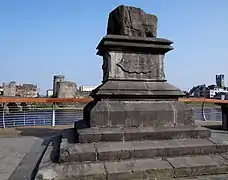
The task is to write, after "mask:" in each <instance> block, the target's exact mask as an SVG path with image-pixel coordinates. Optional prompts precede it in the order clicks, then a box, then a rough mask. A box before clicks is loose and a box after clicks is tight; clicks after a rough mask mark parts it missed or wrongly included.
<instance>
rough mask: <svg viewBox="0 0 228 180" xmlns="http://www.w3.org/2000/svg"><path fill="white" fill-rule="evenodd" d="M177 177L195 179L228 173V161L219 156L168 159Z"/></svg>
mask: <svg viewBox="0 0 228 180" xmlns="http://www.w3.org/2000/svg"><path fill="white" fill-rule="evenodd" d="M167 160H168V161H169V162H170V164H171V165H172V166H173V167H174V171H175V176H176V177H193V176H200V175H214V174H223V173H228V161H227V160H226V159H224V158H222V157H221V156H219V155H205V156H194V157H190V156H188V157H175V158H168V159H167Z"/></svg>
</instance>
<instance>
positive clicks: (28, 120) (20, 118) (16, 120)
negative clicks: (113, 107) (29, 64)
mask: <svg viewBox="0 0 228 180" xmlns="http://www.w3.org/2000/svg"><path fill="white" fill-rule="evenodd" d="M193 111H194V119H195V120H203V117H202V113H201V108H198V107H197V108H193ZM82 116H83V112H82V110H80V109H79V110H76V109H74V110H73V109H71V110H66V109H64V110H56V111H55V113H54V118H53V112H52V110H37V111H33V112H17V113H12V114H3V113H2V114H0V128H3V127H4V125H3V124H5V127H18V126H39V125H52V121H53V119H54V120H55V125H71V124H73V123H74V122H75V121H77V120H80V119H82ZM205 116H206V119H207V120H208V121H221V119H222V113H221V109H220V108H205Z"/></svg>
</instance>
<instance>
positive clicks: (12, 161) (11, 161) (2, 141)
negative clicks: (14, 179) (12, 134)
mask: <svg viewBox="0 0 228 180" xmlns="http://www.w3.org/2000/svg"><path fill="white" fill-rule="evenodd" d="M38 139H39V138H36V137H16V138H0V180H8V178H9V177H10V175H11V174H12V173H13V171H14V170H15V169H16V167H17V166H18V165H19V163H20V162H21V160H22V159H23V158H24V156H25V155H26V154H27V153H28V152H29V151H30V150H31V148H32V147H33V145H34V143H35V142H36V140H38Z"/></svg>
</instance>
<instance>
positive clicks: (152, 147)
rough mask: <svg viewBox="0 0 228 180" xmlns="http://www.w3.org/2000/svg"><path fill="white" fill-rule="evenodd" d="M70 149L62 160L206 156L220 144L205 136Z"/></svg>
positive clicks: (78, 146)
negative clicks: (204, 137)
mask: <svg viewBox="0 0 228 180" xmlns="http://www.w3.org/2000/svg"><path fill="white" fill-rule="evenodd" d="M69 147H70V148H69ZM85 147H86V150H85ZM67 151H68V154H66V155H65V154H60V157H61V158H60V159H61V162H82V161H116V160H127V159H132V158H136V159H137V158H138V159H140V158H155V157H163V156H164V157H170V156H181V155H198V154H200V155H203V154H209V153H217V152H218V150H217V146H216V145H215V144H214V143H212V142H210V141H208V140H206V139H173V140H160V141H159V140H156V141H149V140H145V141H127V142H97V143H89V144H75V145H74V144H73V145H71V144H69V145H68V148H67Z"/></svg>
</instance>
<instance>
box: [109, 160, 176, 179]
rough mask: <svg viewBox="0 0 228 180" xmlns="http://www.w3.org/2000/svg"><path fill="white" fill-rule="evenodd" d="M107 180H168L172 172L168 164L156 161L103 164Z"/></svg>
mask: <svg viewBox="0 0 228 180" xmlns="http://www.w3.org/2000/svg"><path fill="white" fill-rule="evenodd" d="M105 167H106V169H107V172H108V180H130V179H131V180H139V179H153V178H157V179H160V178H169V177H173V176H174V171H173V169H172V167H171V166H170V165H169V163H168V162H166V161H163V160H158V159H141V160H127V161H120V162H105Z"/></svg>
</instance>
